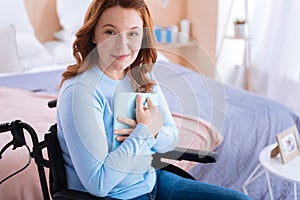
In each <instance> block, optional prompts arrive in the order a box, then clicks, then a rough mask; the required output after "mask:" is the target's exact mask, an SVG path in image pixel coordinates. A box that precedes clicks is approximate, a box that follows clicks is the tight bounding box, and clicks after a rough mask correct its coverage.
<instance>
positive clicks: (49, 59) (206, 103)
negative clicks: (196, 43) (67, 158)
mask: <svg viewBox="0 0 300 200" xmlns="http://www.w3.org/2000/svg"><path fill="white" fill-rule="evenodd" d="M17 1H20V2H18V3H19V4H18V6H15V5H16V4H12V5H10V2H11V1H8V3H7V2H6V3H5V4H4V3H3V1H2V2H0V9H1V8H3V6H4V7H5V8H6V10H9V9H8V8H9V7H10V6H11V7H12V8H13V9H12V8H11V10H10V12H11V13H10V12H7V11H6V14H7V15H9V14H13V13H12V10H17V13H19V14H20V15H21V14H23V15H24V16H23V18H22V20H23V21H22V27H19V26H17V25H18V23H19V22H17V21H12V22H10V23H12V24H13V26H12V25H8V26H7V24H6V25H5V26H4V24H5V23H7V22H5V23H4V22H3V21H1V19H0V25H1V27H5V28H3V29H1V27H0V34H5V35H6V37H7V38H9V39H10V42H9V43H8V46H7V47H9V48H7V50H6V51H7V52H8V49H9V51H11V52H15V53H12V54H9V55H8V54H7V56H5V58H9V59H3V56H1V57H2V59H0V69H1V74H0V106H1V110H2V111H1V116H0V122H9V121H11V120H15V119H21V120H24V121H25V122H28V123H30V124H31V125H32V126H33V127H34V128H35V129H36V130H37V132H38V133H39V138H40V139H42V135H43V133H44V132H45V131H47V129H48V128H49V127H50V125H51V124H53V123H55V109H52V110H51V109H48V108H47V106H46V105H47V101H49V100H51V99H54V98H56V95H57V93H58V84H59V81H60V76H61V73H62V71H63V70H64V69H65V67H66V66H67V65H68V64H69V63H71V62H73V61H72V56H71V52H70V51H69V47H70V45H71V43H72V42H71V41H72V34H73V33H74V30H73V29H74V27H75V29H76V26H75V25H74V26H72V27H70V26H69V27H68V26H67V25H69V24H70V23H69V22H68V20H70V19H63V16H64V17H65V18H67V16H66V15H64V13H63V12H67V11H68V8H72V9H76V8H77V7H76V6H75V7H74V1H71V0H70V1H67V0H66V1H60V3H56V2H55V0H51V1H49V0H48V1H46V0H39V2H40V4H34V3H36V1H34V0H25V4H24V2H23V1H22V0H17ZM61 2H64V3H61ZM83 2H85V4H84V5H86V3H87V2H89V0H85V1H81V3H83ZM49 3H50V5H49ZM68 3H69V4H68ZM2 4H3V5H2ZM70 4H71V5H72V7H70ZM38 5H39V6H44V8H45V6H47V8H48V9H47V12H45V9H41V8H40V7H38ZM37 7H38V9H37ZM79 7H81V8H84V6H82V5H81V6H79ZM26 8H27V9H26ZM50 8H51V9H54V11H55V12H56V13H57V14H53V13H52V14H51V16H52V17H53V18H55V20H56V22H55V23H54V25H52V26H49V27H48V28H51V30H50V31H45V26H44V24H43V26H41V25H39V24H40V23H41V22H39V21H38V20H37V19H39V18H34V19H35V20H31V21H30V19H31V18H32V16H33V15H38V16H39V15H41V14H42V15H44V14H48V15H49V13H48V12H50V11H49V9H50ZM37 10H41V12H40V13H37ZM27 11H28V15H29V16H28V15H27ZM73 11H74V10H73ZM3 12H4V11H3ZM15 12H16V11H15ZM24 12H25V13H24ZM74 12H75V11H74ZM78 12H79V13H80V12H82V10H81V11H78ZM25 18H27V21H28V22H27V23H25V22H24V19H25ZM12 19H15V18H13V17H12ZM47 20H49V18H48V17H47ZM76 20H77V19H76ZM76 20H74V21H76ZM79 23H80V22H79ZM51 24H52V23H51ZM77 24H78V22H77ZM25 25H26V26H27V27H25ZM7 27H8V28H7ZM41 27H42V28H41ZM1 30H4V31H2V32H1ZM32 31H33V32H32ZM12 33H13V34H12ZM50 33H51V34H50ZM53 33H55V34H53ZM12 35H15V37H11V36H12ZM8 36H9V37H8ZM26 37H27V39H26V40H25V39H24V38H26ZM28 37H30V39H28ZM0 38H2V37H0ZM24 40H25V42H24ZM29 41H30V43H29ZM4 42H7V41H6V40H5V41H4ZM11 44H13V45H11ZM25 44H26V45H30V46H26V45H25ZM24 45H25V46H24ZM31 45H34V46H31ZM29 50H30V51H29ZM16 52H17V53H16ZM20 52H22V54H21V53H20ZM0 53H1V52H0ZM3 53H6V52H3ZM1 55H3V54H1ZM154 75H155V77H156V78H157V80H158V82H159V83H160V85H161V87H162V90H163V93H164V95H165V96H166V98H167V101H168V104H169V107H170V110H171V111H172V113H173V114H174V116H176V114H177V115H178V114H180V115H181V116H185V117H186V118H185V119H186V120H187V121H188V123H186V124H185V125H184V124H183V123H182V121H180V120H179V122H178V124H180V125H179V128H181V131H182V132H185V135H184V136H183V137H182V141H181V143H180V144H182V145H185V146H186V147H192V148H198V147H199V148H200V146H201V145H203V144H199V142H198V143H197V141H199V138H200V139H202V141H203V137H201V135H200V136H199V138H198V137H197V136H196V137H195V136H194V135H188V132H193V131H194V130H193V128H194V127H193V126H194V125H195V123H196V124H197V127H200V128H199V130H197V132H199V133H203V132H205V133H209V134H208V135H209V136H210V140H211V141H212V142H211V143H210V144H209V145H207V141H208V139H207V138H205V140H204V141H205V142H206V143H205V144H204V147H203V146H201V148H206V149H209V150H214V151H216V152H217V153H218V155H219V160H218V161H217V163H214V164H205V165H203V164H196V163H181V164H180V163H179V164H178V163H176V164H178V165H179V166H181V167H182V168H184V169H185V170H187V171H189V172H190V173H191V174H192V175H193V176H194V177H195V178H196V179H198V180H200V181H205V182H208V183H212V184H217V185H222V186H226V187H230V188H234V189H238V190H242V184H243V183H244V182H245V181H246V179H247V178H248V176H250V174H251V172H252V171H253V170H254V169H255V167H256V166H257V164H258V155H259V152H260V151H261V150H262V149H263V148H264V147H265V146H267V145H269V144H272V143H274V142H275V141H276V140H275V135H276V134H278V133H280V132H281V131H283V130H285V129H287V128H288V127H290V126H291V125H294V124H295V125H296V126H297V128H298V130H300V117H299V116H298V115H296V114H295V113H293V112H292V111H291V110H290V109H288V108H287V107H285V106H283V105H281V104H279V103H277V102H275V101H272V100H270V99H267V98H265V97H262V96H259V95H256V94H253V93H249V92H246V91H244V90H241V89H237V88H234V87H232V86H229V85H224V84H222V83H220V82H219V81H216V80H213V79H212V78H210V77H207V76H204V75H202V74H199V73H197V72H195V71H191V70H189V69H187V68H185V67H184V66H181V65H178V64H175V63H171V62H169V61H168V60H167V59H165V58H164V57H160V59H159V60H158V62H157V63H156V64H155V67H154ZM178 86H180V87H178ZM175 119H176V118H175ZM181 120H182V118H181ZM193 123H194V124H193ZM182 127H183V128H182ZM9 140H10V136H9V135H8V134H1V135H0V147H2V146H3V144H4V143H5V142H7V141H9ZM212 144H213V145H212ZM205 145H206V146H205ZM24 155H25V157H24ZM5 158H6V159H7V160H5V161H3V160H0V169H1V171H0V179H2V178H4V177H5V176H6V175H8V174H9V173H11V172H12V171H13V170H14V169H16V168H18V167H20V166H22V165H24V163H25V162H26V151H24V150H18V151H10V152H8V153H7V154H5ZM16 163H17V164H16ZM13 164H16V165H13ZM271 181H272V187H273V193H274V199H291V198H292V197H293V196H292V195H293V188H292V185H290V184H289V183H287V182H284V181H281V180H279V179H278V178H276V177H273V176H271ZM247 190H248V192H249V194H250V196H251V197H253V199H269V194H268V190H267V183H266V180H265V177H263V176H262V177H260V178H258V179H256V180H255V181H254V182H253V183H251V184H250V185H248V186H247ZM16 191H18V192H16ZM299 192H300V190H299V188H298V193H299ZM0 199H42V194H41V190H40V186H39V181H38V174H37V171H36V168H35V166H34V163H31V164H30V167H29V168H27V169H26V170H25V171H24V172H22V173H21V174H18V175H17V176H15V177H13V178H12V179H10V180H9V181H6V182H5V183H3V184H1V185H0Z"/></svg>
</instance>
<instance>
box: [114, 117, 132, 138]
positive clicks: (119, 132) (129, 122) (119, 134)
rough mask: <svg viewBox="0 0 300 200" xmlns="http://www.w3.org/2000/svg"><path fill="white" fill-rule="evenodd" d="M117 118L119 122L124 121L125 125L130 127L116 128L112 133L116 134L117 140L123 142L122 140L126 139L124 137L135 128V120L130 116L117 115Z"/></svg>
mask: <svg viewBox="0 0 300 200" xmlns="http://www.w3.org/2000/svg"><path fill="white" fill-rule="evenodd" d="M117 120H118V121H119V122H121V123H124V124H126V125H128V126H129V127H131V128H127V129H118V130H115V131H114V134H116V135H117V137H116V140H117V141H118V142H124V140H126V138H127V137H128V136H129V135H130V134H131V133H132V131H133V130H134V129H135V127H136V121H135V120H133V119H130V118H125V117H118V118H117Z"/></svg>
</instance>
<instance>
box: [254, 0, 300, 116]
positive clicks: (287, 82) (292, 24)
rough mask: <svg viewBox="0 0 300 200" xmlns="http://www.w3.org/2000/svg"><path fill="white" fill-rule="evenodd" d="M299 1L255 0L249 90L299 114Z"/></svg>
mask: <svg viewBox="0 0 300 200" xmlns="http://www.w3.org/2000/svg"><path fill="white" fill-rule="evenodd" d="M299 8H300V1H299V0H256V2H255V8H254V12H253V16H252V19H251V33H250V34H251V37H252V38H253V42H252V43H253V44H252V49H251V51H252V57H251V60H252V67H253V88H254V90H255V91H256V92H258V93H261V94H263V95H266V96H268V97H270V98H273V99H275V100H277V101H280V102H282V103H284V104H286V105H287V106H289V107H291V108H292V109H293V110H295V111H297V112H298V113H300V26H299V21H300V12H299Z"/></svg>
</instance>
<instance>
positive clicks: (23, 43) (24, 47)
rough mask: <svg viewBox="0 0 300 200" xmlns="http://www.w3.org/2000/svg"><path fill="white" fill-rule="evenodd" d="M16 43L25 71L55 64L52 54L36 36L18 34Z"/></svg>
mask: <svg viewBox="0 0 300 200" xmlns="http://www.w3.org/2000/svg"><path fill="white" fill-rule="evenodd" d="M16 41H17V48H18V52H19V58H20V61H21V64H22V66H23V69H24V70H28V69H30V68H33V67H37V66H41V65H47V64H52V63H53V60H52V56H51V54H50V53H49V52H48V50H47V49H46V48H45V47H44V46H43V45H42V43H41V42H40V41H39V40H38V39H37V38H36V37H35V36H34V35H30V34H27V33H16Z"/></svg>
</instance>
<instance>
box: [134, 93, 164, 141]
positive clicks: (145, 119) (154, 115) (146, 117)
mask: <svg viewBox="0 0 300 200" xmlns="http://www.w3.org/2000/svg"><path fill="white" fill-rule="evenodd" d="M146 101H147V104H148V108H147V109H146V108H145V107H144V105H143V100H142V95H137V96H136V122H137V123H142V124H144V125H145V126H146V127H147V128H148V129H149V131H150V132H151V133H152V135H153V137H156V136H157V133H158V132H159V130H160V129H161V127H162V126H163V120H162V117H161V114H160V112H159V110H158V109H157V107H156V106H154V105H153V103H152V101H151V99H150V98H149V97H148V98H147V99H146Z"/></svg>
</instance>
